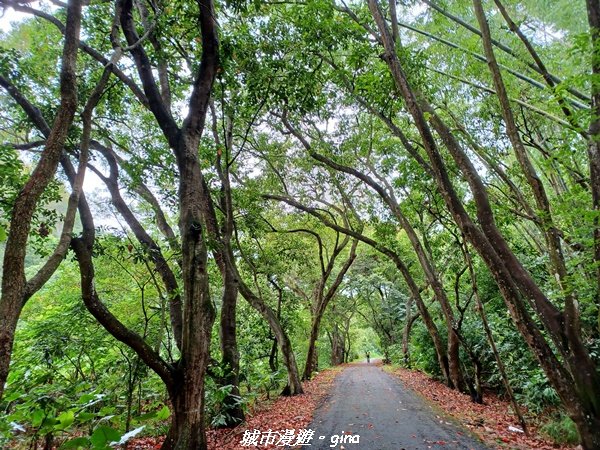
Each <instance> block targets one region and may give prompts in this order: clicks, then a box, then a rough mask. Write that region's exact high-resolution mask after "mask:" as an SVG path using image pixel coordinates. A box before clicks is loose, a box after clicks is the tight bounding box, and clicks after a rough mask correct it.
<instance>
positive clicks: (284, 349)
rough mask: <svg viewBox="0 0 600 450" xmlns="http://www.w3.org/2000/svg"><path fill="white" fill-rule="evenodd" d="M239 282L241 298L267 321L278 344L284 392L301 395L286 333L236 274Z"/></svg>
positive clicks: (294, 360) (300, 385) (266, 307)
mask: <svg viewBox="0 0 600 450" xmlns="http://www.w3.org/2000/svg"><path fill="white" fill-rule="evenodd" d="M236 275H237V277H238V280H239V289H240V293H241V294H242V296H243V297H244V298H245V299H246V301H247V302H248V303H250V305H251V306H252V307H253V308H254V309H255V310H256V311H258V313H259V314H260V315H261V316H262V317H263V318H264V319H265V320H266V321H267V323H268V324H269V327H270V328H271V331H272V332H273V334H274V335H275V339H277V342H278V343H279V348H280V349H281V355H282V357H283V364H284V365H285V367H286V369H287V373H288V386H287V387H286V389H285V390H284V392H285V393H286V394H288V395H296V394H302V393H303V392H304V391H303V389H302V383H301V382H300V375H299V372H298V365H297V364H296V357H295V356H294V352H293V350H292V344H291V342H290V339H289V337H288V335H287V333H286V332H285V331H284V329H283V328H282V326H281V323H280V322H279V320H278V319H277V315H276V314H275V312H274V311H273V310H272V309H271V308H270V307H269V306H268V305H267V304H266V303H265V302H264V301H262V299H261V298H259V297H258V296H257V295H255V294H254V292H252V289H250V288H249V287H248V286H247V285H246V283H244V282H243V280H242V279H241V278H240V277H239V274H236Z"/></svg>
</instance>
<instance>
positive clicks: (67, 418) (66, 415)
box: [55, 411, 75, 430]
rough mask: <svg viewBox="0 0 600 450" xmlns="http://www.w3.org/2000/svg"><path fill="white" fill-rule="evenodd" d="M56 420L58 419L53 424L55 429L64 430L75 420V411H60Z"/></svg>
mask: <svg viewBox="0 0 600 450" xmlns="http://www.w3.org/2000/svg"><path fill="white" fill-rule="evenodd" d="M56 420H58V422H59V423H58V424H57V425H55V428H56V429H57V430H66V429H67V428H69V427H70V426H71V425H72V424H73V422H74V421H75V413H74V412H73V411H65V412H63V413H61V414H60V415H59V416H58V417H57V418H56Z"/></svg>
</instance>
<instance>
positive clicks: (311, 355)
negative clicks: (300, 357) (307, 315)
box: [302, 310, 323, 380]
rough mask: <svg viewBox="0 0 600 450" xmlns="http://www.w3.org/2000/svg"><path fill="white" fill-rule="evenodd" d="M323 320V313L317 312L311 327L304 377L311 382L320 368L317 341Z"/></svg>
mask: <svg viewBox="0 0 600 450" xmlns="http://www.w3.org/2000/svg"><path fill="white" fill-rule="evenodd" d="M322 318H323V312H320V311H319V310H317V311H315V313H314V317H313V320H312V323H311V326H310V337H309V339H308V350H307V352H306V364H305V365H304V374H303V375H302V379H303V380H310V377H311V376H312V374H313V372H314V371H315V370H316V369H317V366H318V359H317V358H318V357H317V339H318V338H319V328H320V326H321V319H322Z"/></svg>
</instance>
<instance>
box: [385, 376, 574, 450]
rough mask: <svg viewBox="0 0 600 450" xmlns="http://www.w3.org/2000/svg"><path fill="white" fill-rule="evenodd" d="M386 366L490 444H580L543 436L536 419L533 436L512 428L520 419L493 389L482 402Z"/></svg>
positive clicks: (518, 446)
mask: <svg viewBox="0 0 600 450" xmlns="http://www.w3.org/2000/svg"><path fill="white" fill-rule="evenodd" d="M388 367H389V366H388ZM386 369H387V371H389V372H390V373H392V374H393V375H395V376H397V377H398V378H399V379H400V380H401V381H402V383H403V384H404V385H405V386H406V387H407V388H409V389H412V390H413V391H415V392H418V393H419V394H420V395H421V396H423V397H424V398H425V399H427V400H428V401H429V402H431V403H433V404H434V405H435V407H437V408H439V409H440V410H441V411H442V412H443V413H445V414H448V415H450V416H452V417H453V418H454V419H456V420H457V421H458V422H459V423H461V424H462V425H463V426H464V427H466V428H467V429H469V430H470V431H471V432H472V433H474V434H475V435H477V436H478V437H479V438H480V439H481V440H483V441H484V442H485V443H486V444H487V445H488V446H489V447H491V448H498V449H523V450H525V449H540V450H550V449H560V450H567V449H574V448H577V447H574V446H560V445H557V444H555V443H553V442H552V441H550V440H547V439H544V438H543V437H542V436H540V435H539V434H538V429H537V427H536V426H535V425H536V424H533V423H529V422H528V423H527V426H528V431H529V433H530V436H525V435H524V434H523V433H519V432H514V431H510V429H509V427H513V428H518V429H520V428H521V427H520V425H519V421H518V419H517V417H516V415H514V414H513V413H512V410H511V407H510V403H509V402H508V401H506V400H504V399H501V398H499V397H498V396H497V395H495V394H493V393H488V392H486V393H485V394H484V404H483V405H480V404H477V403H473V402H472V401H471V397H470V396H469V395H467V394H463V393H460V392H457V391H456V390H454V389H450V388H448V387H447V386H446V385H444V384H443V383H440V382H439V381H436V380H434V379H432V378H430V377H429V376H428V375H426V374H424V373H422V372H419V371H416V370H408V369H403V368H396V367H394V368H393V369H392V368H389V369H388V368H386ZM440 420H441V419H440Z"/></svg>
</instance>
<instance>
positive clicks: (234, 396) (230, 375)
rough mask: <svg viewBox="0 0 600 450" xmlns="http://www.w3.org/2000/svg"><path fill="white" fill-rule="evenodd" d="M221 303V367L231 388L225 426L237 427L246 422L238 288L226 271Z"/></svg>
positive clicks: (224, 401) (233, 278) (231, 275)
mask: <svg viewBox="0 0 600 450" xmlns="http://www.w3.org/2000/svg"><path fill="white" fill-rule="evenodd" d="M223 282H224V287H223V297H222V303H221V330H220V332H221V333H220V334H221V355H222V356H221V365H222V367H223V370H225V374H224V376H223V385H225V386H231V390H230V391H229V395H227V397H225V399H224V400H223V406H224V407H225V411H226V414H227V417H226V423H225V426H227V427H230V426H235V425H237V424H239V423H241V422H242V421H243V420H244V410H243V409H242V405H241V403H240V388H239V382H240V381H239V372H240V354H239V351H238V346H237V337H236V332H237V331H236V314H235V313H236V306H237V296H238V288H237V283H236V282H235V276H233V274H231V272H230V271H226V275H225V277H224V280H223Z"/></svg>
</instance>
